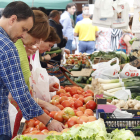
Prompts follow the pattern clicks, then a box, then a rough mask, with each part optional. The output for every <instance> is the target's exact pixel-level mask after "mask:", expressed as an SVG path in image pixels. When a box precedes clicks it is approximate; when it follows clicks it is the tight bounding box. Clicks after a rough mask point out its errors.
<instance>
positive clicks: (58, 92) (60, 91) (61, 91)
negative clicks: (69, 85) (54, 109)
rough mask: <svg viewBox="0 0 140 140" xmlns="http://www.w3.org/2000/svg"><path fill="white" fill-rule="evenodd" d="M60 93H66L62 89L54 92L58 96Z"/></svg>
mask: <svg viewBox="0 0 140 140" xmlns="http://www.w3.org/2000/svg"><path fill="white" fill-rule="evenodd" d="M60 93H66V91H65V90H64V89H59V91H57V92H56V94H57V95H59V94H60Z"/></svg>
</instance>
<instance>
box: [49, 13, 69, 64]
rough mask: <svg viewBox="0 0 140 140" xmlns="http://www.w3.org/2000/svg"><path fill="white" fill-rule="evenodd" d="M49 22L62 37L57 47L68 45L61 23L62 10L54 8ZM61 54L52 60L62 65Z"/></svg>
mask: <svg viewBox="0 0 140 140" xmlns="http://www.w3.org/2000/svg"><path fill="white" fill-rule="evenodd" d="M49 18H50V19H49V24H50V26H52V27H54V28H55V30H56V32H57V34H58V36H59V38H60V40H61V41H60V43H58V44H57V47H59V48H60V49H61V48H64V47H65V46H66V43H67V37H64V36H63V32H62V29H63V26H62V25H61V23H60V22H59V20H60V12H59V11H57V10H53V11H51V12H50V15H49ZM61 58H62V56H61V54H60V55H58V56H56V57H53V58H52V60H55V61H57V62H58V64H59V65H60V62H61Z"/></svg>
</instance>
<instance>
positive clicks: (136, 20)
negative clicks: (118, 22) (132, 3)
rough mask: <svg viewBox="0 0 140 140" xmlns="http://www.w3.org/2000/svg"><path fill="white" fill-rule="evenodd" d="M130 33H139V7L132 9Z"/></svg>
mask: <svg viewBox="0 0 140 140" xmlns="http://www.w3.org/2000/svg"><path fill="white" fill-rule="evenodd" d="M132 32H133V33H140V7H139V8H134V17H133V23H132Z"/></svg>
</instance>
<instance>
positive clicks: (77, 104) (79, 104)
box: [74, 100, 83, 109]
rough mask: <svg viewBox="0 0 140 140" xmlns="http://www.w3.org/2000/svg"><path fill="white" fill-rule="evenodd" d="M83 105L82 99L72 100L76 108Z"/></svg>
mask: <svg viewBox="0 0 140 140" xmlns="http://www.w3.org/2000/svg"><path fill="white" fill-rule="evenodd" d="M82 106H83V103H82V101H80V100H76V101H75V102H74V107H75V108H76V109H77V108H78V107H82Z"/></svg>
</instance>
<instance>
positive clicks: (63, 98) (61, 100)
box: [59, 96, 68, 104]
mask: <svg viewBox="0 0 140 140" xmlns="http://www.w3.org/2000/svg"><path fill="white" fill-rule="evenodd" d="M65 100H68V97H67V96H62V97H60V100H59V103H60V104H61V103H62V102H63V101H65Z"/></svg>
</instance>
